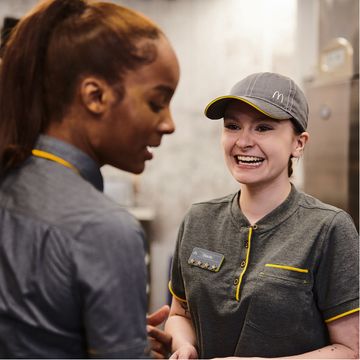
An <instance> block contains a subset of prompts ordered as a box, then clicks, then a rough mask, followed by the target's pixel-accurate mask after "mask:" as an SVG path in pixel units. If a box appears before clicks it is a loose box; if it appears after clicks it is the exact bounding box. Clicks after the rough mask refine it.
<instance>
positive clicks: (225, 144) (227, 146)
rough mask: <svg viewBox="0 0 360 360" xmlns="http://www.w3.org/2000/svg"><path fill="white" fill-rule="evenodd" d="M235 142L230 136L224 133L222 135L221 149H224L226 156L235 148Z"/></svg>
mask: <svg viewBox="0 0 360 360" xmlns="http://www.w3.org/2000/svg"><path fill="white" fill-rule="evenodd" d="M233 145H234V141H233V140H232V139H231V137H229V136H228V135H225V134H224V133H223V134H222V135H221V147H222V149H223V152H224V153H225V155H226V154H229V153H230V152H231V149H232V148H233Z"/></svg>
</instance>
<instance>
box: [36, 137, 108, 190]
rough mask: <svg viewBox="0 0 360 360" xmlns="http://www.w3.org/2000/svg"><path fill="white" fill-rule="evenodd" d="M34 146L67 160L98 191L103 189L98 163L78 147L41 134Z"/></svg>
mask: <svg viewBox="0 0 360 360" xmlns="http://www.w3.org/2000/svg"><path fill="white" fill-rule="evenodd" d="M35 148H36V149H39V150H43V151H46V152H49V153H51V154H53V155H56V156H59V157H60V158H62V159H64V160H66V161H68V162H69V163H70V164H72V165H73V166H75V167H76V169H77V170H78V171H79V172H80V174H81V176H82V177H83V178H84V179H85V180H87V181H88V182H90V183H91V184H92V185H93V186H94V187H95V188H96V189H98V190H99V191H103V189H104V182H103V177H102V175H101V172H100V167H99V165H98V164H97V163H96V162H95V161H94V160H93V159H92V158H91V157H90V156H89V155H87V154H85V153H84V152H83V151H81V150H80V149H78V148H76V147H75V146H73V145H71V144H69V143H66V142H63V141H61V140H59V139H56V138H54V137H51V136H48V135H43V134H42V135H40V136H39V138H38V140H37V142H36V145H35Z"/></svg>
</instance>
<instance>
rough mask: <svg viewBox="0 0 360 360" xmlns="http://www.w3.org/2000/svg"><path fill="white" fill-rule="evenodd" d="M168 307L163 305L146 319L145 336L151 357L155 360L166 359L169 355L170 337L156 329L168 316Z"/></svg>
mask: <svg viewBox="0 0 360 360" xmlns="http://www.w3.org/2000/svg"><path fill="white" fill-rule="evenodd" d="M169 311H170V309H169V306H167V305H164V306H163V307H161V308H160V309H159V310H157V311H156V312H154V313H152V314H150V315H148V317H147V334H148V341H149V344H150V347H151V356H152V357H153V358H155V359H167V358H168V357H169V354H171V342H172V336H171V335H170V334H169V333H167V332H165V331H164V330H162V329H160V328H158V327H157V326H158V325H161V324H162V323H163V322H164V321H165V320H166V319H167V318H168V316H169Z"/></svg>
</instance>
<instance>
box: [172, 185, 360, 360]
mask: <svg viewBox="0 0 360 360" xmlns="http://www.w3.org/2000/svg"><path fill="white" fill-rule="evenodd" d="M238 197H239V194H234V195H229V196H226V197H223V198H221V199H216V200H213V201H209V202H203V203H198V204H194V205H193V206H192V208H191V209H190V211H189V213H188V214H187V215H186V217H185V219H184V221H183V223H182V225H181V228H180V231H179V236H178V242H177V246H176V251H175V254H174V259H173V266H172V275H171V282H170V290H171V291H172V293H173V295H174V296H175V297H177V298H178V299H179V300H180V301H186V302H187V304H188V307H189V310H190V314H191V318H192V321H193V324H194V327H195V331H196V336H197V341H198V350H199V356H200V358H212V357H225V356H244V357H253V356H256V357H279V356H290V355H295V354H301V353H305V352H307V351H311V350H315V349H318V348H321V347H324V346H326V345H328V344H329V338H328V332H327V327H326V323H327V322H330V321H334V320H336V319H337V318H340V317H342V316H346V315H348V314H351V313H353V312H356V311H359V301H358V298H359V275H358V271H359V268H358V264H359V263H358V258H359V245H358V234H357V232H356V229H355V226H354V224H353V222H352V220H351V218H350V216H349V215H348V214H346V213H345V212H344V211H342V210H340V209H337V208H335V207H332V206H329V205H326V204H324V203H322V202H320V201H319V200H317V199H315V198H313V197H311V196H308V195H306V194H303V193H301V192H298V191H297V190H296V189H295V188H294V187H292V190H291V193H290V195H289V196H288V198H287V199H286V200H285V201H284V202H283V203H282V204H281V205H280V206H279V207H278V208H276V209H274V210H273V211H272V212H271V213H269V214H268V215H266V216H265V217H264V218H263V219H261V220H260V221H259V222H258V223H257V224H256V225H254V226H252V227H250V224H249V223H248V221H247V219H246V218H245V216H244V215H243V214H242V212H241V210H240V208H239V206H238ZM194 248H199V249H200V250H199V249H198V250H197V253H202V254H203V255H202V256H203V258H200V260H199V255H197V258H196V256H194V253H193V251H194ZM208 251H211V252H213V253H214V252H215V253H218V254H221V255H223V256H224V259H223V261H222V263H221V264H220V268H219V269H218V271H211V267H210V268H209V267H208V266H207V265H209V264H207V263H206V262H208V258H209V256H210V258H211V257H213V258H216V257H217V256H219V255H216V254H215V255H212V253H209V252H208ZM209 254H210V255H209ZM194 259H196V261H194ZM198 260H199V263H198ZM200 263H201V264H200Z"/></svg>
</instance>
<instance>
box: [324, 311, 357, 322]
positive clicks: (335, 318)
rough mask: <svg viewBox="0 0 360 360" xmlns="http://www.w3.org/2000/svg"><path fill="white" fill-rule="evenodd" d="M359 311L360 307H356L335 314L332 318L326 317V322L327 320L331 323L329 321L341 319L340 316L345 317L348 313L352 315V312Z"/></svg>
mask: <svg viewBox="0 0 360 360" xmlns="http://www.w3.org/2000/svg"><path fill="white" fill-rule="evenodd" d="M357 311H360V308H356V309H353V310H350V311H346V312H344V313H342V314H339V315H336V316H333V317H332V318H330V319H326V320H325V322H326V323H329V322H331V321H334V320H337V319H340V318H342V317H344V316H346V315H350V314H353V313H356V312H357Z"/></svg>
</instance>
